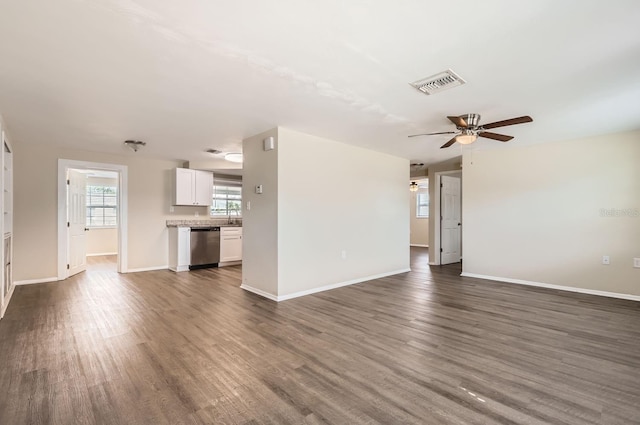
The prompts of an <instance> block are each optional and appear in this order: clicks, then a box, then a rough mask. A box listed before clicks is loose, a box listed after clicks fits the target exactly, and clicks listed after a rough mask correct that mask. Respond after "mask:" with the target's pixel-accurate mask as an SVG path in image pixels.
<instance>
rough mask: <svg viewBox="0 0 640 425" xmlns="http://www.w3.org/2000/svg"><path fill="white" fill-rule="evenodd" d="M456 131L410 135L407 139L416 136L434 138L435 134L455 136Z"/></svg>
mask: <svg viewBox="0 0 640 425" xmlns="http://www.w3.org/2000/svg"><path fill="white" fill-rule="evenodd" d="M456 133H457V131H442V132H440V133H421V134H412V135H411V136H409V137H417V136H435V135H436V134H456Z"/></svg>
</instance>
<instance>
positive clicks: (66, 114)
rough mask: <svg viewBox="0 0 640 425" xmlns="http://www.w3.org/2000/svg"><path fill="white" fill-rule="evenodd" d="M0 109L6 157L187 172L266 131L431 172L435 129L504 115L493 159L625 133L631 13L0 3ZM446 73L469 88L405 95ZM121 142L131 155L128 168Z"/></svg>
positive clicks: (639, 79)
mask: <svg viewBox="0 0 640 425" xmlns="http://www.w3.org/2000/svg"><path fill="white" fill-rule="evenodd" d="M0 10H1V12H2V13H0V111H1V112H2V113H3V115H4V118H5V121H6V122H7V125H8V127H9V130H10V132H11V134H12V136H13V137H14V138H15V139H19V141H20V143H34V144H44V143H51V144H57V145H62V146H67V147H75V148H80V149H87V150H93V151H102V152H113V153H122V154H126V155H139V156H147V157H156V158H168V159H169V158H170V159H182V160H191V161H203V160H207V159H208V158H209V155H208V154H206V153H205V152H204V150H206V149H207V148H217V149H221V150H223V151H238V150H239V149H240V148H241V140H242V139H243V138H245V137H248V136H251V135H254V134H256V133H258V132H261V131H264V130H267V129H270V128H273V127H275V126H284V127H289V128H292V129H295V130H298V131H302V132H306V133H310V134H314V135H317V136H322V137H327V138H331V139H335V140H338V141H342V142H345V143H351V144H354V145H359V146H363V147H367V148H371V149H374V150H378V151H382V152H388V153H391V154H395V155H399V156H402V157H406V158H409V159H416V160H420V161H422V162H426V163H427V164H428V163H433V162H437V161H441V160H444V159H448V158H451V157H453V156H456V155H459V154H460V147H459V145H454V147H452V148H450V149H444V150H440V149H439V146H440V145H442V144H443V143H444V142H446V141H447V140H448V139H449V138H448V137H447V136H446V135H444V136H431V137H420V138H414V139H408V138H407V135H409V134H412V133H421V132H427V131H447V130H452V129H453V126H452V125H451V124H450V123H449V121H448V120H447V119H446V118H445V116H446V115H462V114H465V113H470V112H474V113H479V114H481V115H482V122H484V123H487V122H491V121H497V120H502V119H507V118H512V117H516V116H520V115H531V116H532V117H533V118H534V122H533V123H531V124H523V125H519V126H514V127H508V128H505V129H503V130H502V132H503V133H505V134H509V135H513V136H515V139H514V140H513V141H512V142H510V143H509V144H507V145H502V144H501V143H500V142H497V141H492V140H482V139H480V140H479V141H478V142H476V143H475V144H474V145H472V146H473V148H474V149H482V148H497V147H503V148H508V147H509V145H512V146H521V145H524V144H530V143H538V142H548V141H554V140H562V139H568V138H576V137H582V136H587V135H595V134H602V133H609V132H617V131H626V130H632V129H638V128H640V36H639V34H640V33H639V32H638V24H637V23H638V22H640V2H638V1H637V0H627V1H625V0H610V1H606V2H605V1H602V0H590V1H585V0H582V1H579V0H572V1H568V0H564V1H559V0H549V1H544V0H528V1H521V2H513V1H506V0H505V1H494V0H484V1H482V2H478V1H474V0H467V1H452V0H450V1H447V2H431V1H424V0H405V1H396V2H392V1H381V0H378V1H363V0H361V1H351V2H344V1H338V0H306V1H305V0H278V1H277V2H265V1H262V0H249V1H242V0H237V1H234V2H220V1H211V0H183V1H175V0H171V1H170V0H111V1H108V0H94V1H90V0H57V1H55V2H52V1H47V0H39V1H38V0H35V1H17V0H14V1H8V0H0ZM447 68H451V69H453V70H454V71H455V72H457V73H458V74H459V75H460V76H461V77H462V78H464V79H465V80H466V81H467V84H466V85H464V86H461V87H458V88H454V89H451V90H449V91H445V92H441V93H439V94H436V95H433V96H426V95H424V94H422V93H420V92H418V91H417V90H415V89H414V88H412V87H410V86H409V85H408V83H409V82H412V81H415V80H418V79H421V78H424V77H427V76H430V75H432V74H435V73H437V72H440V71H443V70H445V69H447ZM126 139H135V140H144V141H146V142H147V146H146V147H145V148H143V149H142V150H141V151H140V152H138V153H133V152H132V151H130V150H128V149H127V148H126V147H124V146H123V141H124V140H126Z"/></svg>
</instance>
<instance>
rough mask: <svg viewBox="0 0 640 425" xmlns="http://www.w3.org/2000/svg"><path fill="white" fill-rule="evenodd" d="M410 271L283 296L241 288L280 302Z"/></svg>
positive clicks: (405, 271)
mask: <svg viewBox="0 0 640 425" xmlns="http://www.w3.org/2000/svg"><path fill="white" fill-rule="evenodd" d="M410 271H411V269H409V268H407V269H401V270H394V271H392V272H387V273H380V274H375V275H371V276H366V277H361V278H358V279H351V280H346V281H344V282H338V283H332V284H331V285H325V286H320V287H318V288H312V289H307V290H305V291H299V292H294V293H292V294H287V295H282V296H278V295H273V294H270V293H268V292H265V291H263V290H261V289H257V288H254V287H252V286H249V285H245V284H244V283H243V284H242V285H240V288H242V289H244V290H246V291H249V292H253V293H254V294H258V295H261V296H263V297H265V298H268V299H270V300H273V301H277V302H280V301H286V300H290V299H293V298H298V297H303V296H305V295H311V294H315V293H317V292H324V291H329V290H331V289H337V288H341V287H343V286H349V285H354V284H356V283H361V282H367V281H369V280H374V279H380V278H383V277H387V276H393V275H396V274H399V273H407V272H410Z"/></svg>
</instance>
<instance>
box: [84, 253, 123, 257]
mask: <svg viewBox="0 0 640 425" xmlns="http://www.w3.org/2000/svg"><path fill="white" fill-rule="evenodd" d="M103 255H118V253H117V252H98V253H97V254H87V257H100V256H103Z"/></svg>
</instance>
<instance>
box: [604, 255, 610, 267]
mask: <svg viewBox="0 0 640 425" xmlns="http://www.w3.org/2000/svg"><path fill="white" fill-rule="evenodd" d="M610 263H611V260H610V259H609V256H608V255H603V256H602V264H604V265H605V266H608V265H609V264H610Z"/></svg>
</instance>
